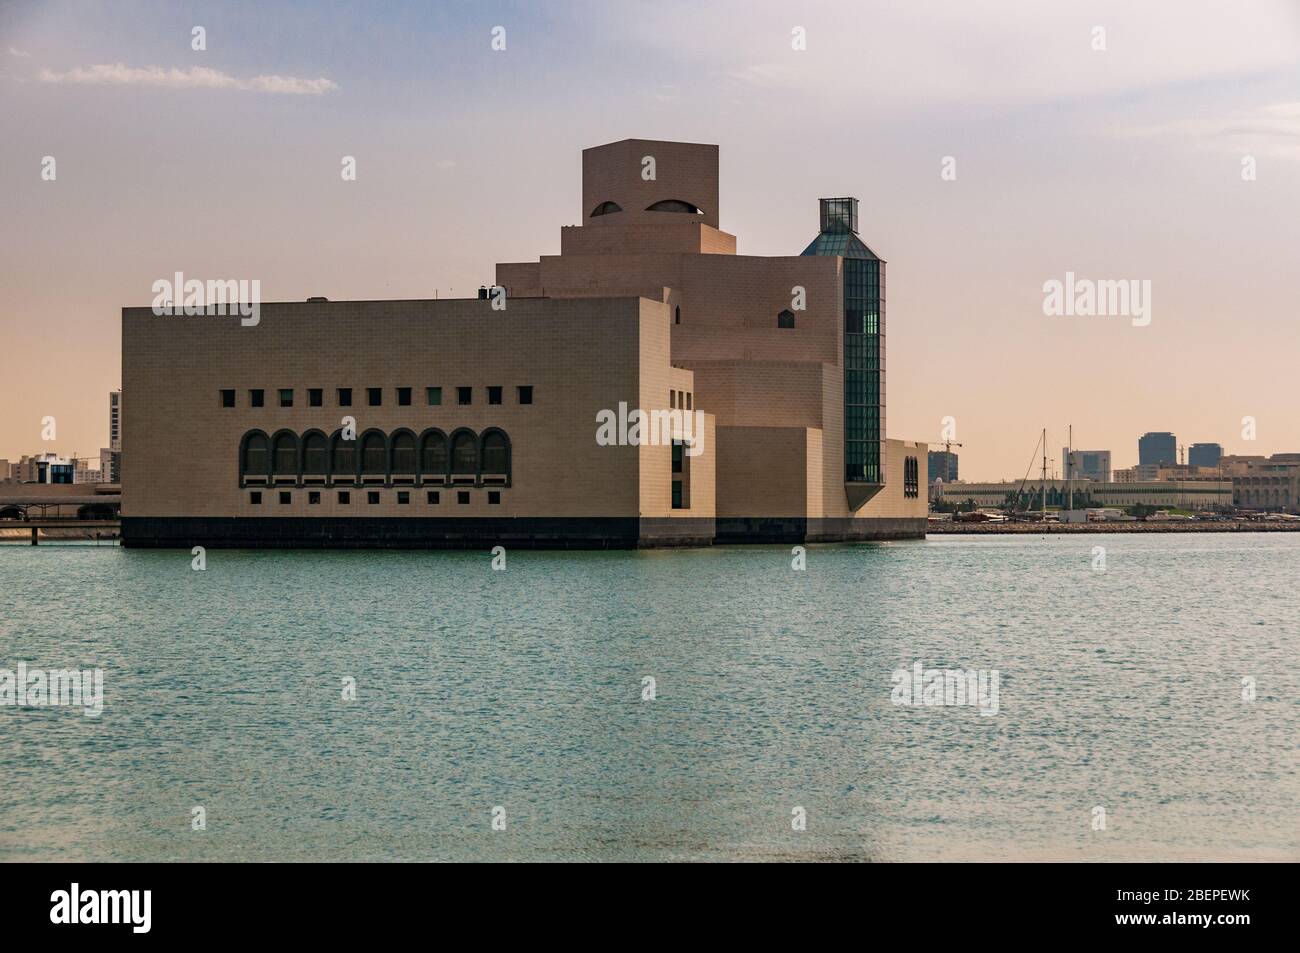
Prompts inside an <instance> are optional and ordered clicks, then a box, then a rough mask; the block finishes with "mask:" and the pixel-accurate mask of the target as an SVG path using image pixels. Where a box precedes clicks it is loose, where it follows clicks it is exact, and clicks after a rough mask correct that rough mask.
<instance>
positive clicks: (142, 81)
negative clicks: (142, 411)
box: [0, 0, 1300, 480]
mask: <svg viewBox="0 0 1300 953" xmlns="http://www.w3.org/2000/svg"><path fill="white" fill-rule="evenodd" d="M199 26H201V27H202V28H203V31H204V41H205V43H204V45H205V47H206V48H205V49H201V50H196V49H194V48H193V41H194V28H195V27H199ZM496 27H503V28H504V36H505V49H504V50H493V49H492V41H493V30H494V28H496ZM796 28H802V36H803V37H805V39H806V42H805V44H804V45H805V47H806V48H804V49H795V48H794V46H796V45H797V44H796V42H795V37H796V34H795V31H796ZM499 35H500V33H499V32H498V36H499ZM0 128H2V129H3V135H0V354H3V355H4V358H5V360H4V369H3V375H0V407H2V409H0V458H8V459H10V460H17V458H18V457H19V456H20V455H22V454H26V453H36V452H42V451H47V450H54V451H56V452H60V453H63V454H72V453H73V452H75V453H77V454H78V455H80V456H97V454H98V450H99V448H100V447H103V446H107V441H108V433H107V428H108V391H110V390H112V389H114V388H116V387H117V386H118V385H119V384H120V366H121V355H120V345H121V341H120V327H119V325H120V310H121V308H122V307H123V306H138V305H147V304H149V303H150V302H151V300H152V292H151V286H152V284H153V282H154V281H155V280H157V279H158V278H160V277H163V276H170V275H171V274H172V273H174V272H175V271H183V272H185V273H186V274H187V275H193V276H205V277H212V276H221V277H249V278H259V279H260V280H261V285H262V298H263V300H266V301H276V300H301V299H304V298H306V297H308V296H310V295H324V296H326V297H329V298H331V299H347V298H371V299H372V298H426V297H432V296H434V294H435V293H437V294H438V295H439V296H444V297H445V296H456V297H462V296H473V295H474V294H475V292H476V289H477V288H478V286H479V285H480V284H482V283H484V282H487V283H490V281H491V278H492V276H493V270H494V264H495V263H496V262H498V261H527V260H535V259H536V258H537V257H538V255H542V254H556V253H558V251H559V234H560V232H559V228H560V226H561V225H566V224H576V223H578V222H579V221H580V218H581V215H582V210H581V209H580V208H579V204H580V191H579V189H580V171H581V170H580V156H579V152H580V150H581V149H583V148H585V147H587V146H592V145H598V144H601V143H605V142H611V141H615V140H618V139H623V138H630V137H631V138H647V139H677V140H686V141H694V142H712V143H718V144H719V146H720V147H721V150H720V163H721V176H722V183H721V187H722V194H721V209H720V213H721V224H722V227H723V229H725V230H726V231H728V232H732V233H734V234H736V235H737V236H738V249H737V250H738V252H739V253H740V254H750V255H790V254H798V253H799V251H801V250H802V249H803V247H804V246H805V245H806V244H807V243H808V242H809V241H810V240H811V239H812V237H813V236H814V234H815V233H816V230H817V198H818V197H819V196H826V195H856V196H858V197H859V199H860V200H861V207H860V226H861V232H860V233H861V235H862V237H863V239H864V240H865V241H866V242H867V244H868V245H870V246H871V247H872V248H873V249H874V250H875V251H876V253H877V254H879V255H880V256H881V257H882V258H884V259H886V260H887V261H888V263H889V264H888V275H889V278H888V296H889V297H888V302H887V314H888V325H887V348H888V351H887V421H888V430H889V435H890V436H891V437H898V438H903V439H911V440H928V441H939V440H940V439H942V436H943V426H944V418H946V417H951V418H953V423H954V425H955V431H956V433H955V439H956V440H958V441H960V442H961V443H962V445H963V446H962V447H961V448H959V450H958V452H959V453H960V455H961V476H962V477H963V478H964V479H968V480H983V479H999V478H1016V479H1018V478H1019V477H1020V476H1021V475H1022V474H1023V473H1024V472H1025V469H1026V467H1027V466H1028V465H1029V464H1030V461H1031V458H1032V456H1033V451H1034V446H1035V444H1036V442H1037V440H1038V436H1039V433H1040V430H1041V429H1042V428H1044V427H1046V428H1047V430H1048V448H1049V456H1050V457H1051V458H1052V461H1053V463H1052V466H1053V468H1054V469H1056V470H1059V468H1060V460H1059V458H1060V455H1061V451H1060V448H1061V447H1062V446H1063V445H1064V444H1065V442H1066V441H1065V437H1066V427H1067V426H1068V425H1071V424H1072V425H1073V427H1074V435H1075V439H1074V446H1076V447H1077V448H1080V449H1109V450H1111V451H1112V452H1113V455H1114V457H1113V463H1114V466H1115V467H1124V466H1130V465H1132V464H1134V463H1136V462H1137V439H1138V437H1139V436H1140V435H1141V434H1142V433H1143V432H1145V431H1149V430H1171V431H1173V432H1175V433H1176V434H1177V435H1178V439H1179V442H1180V443H1182V444H1185V445H1187V446H1190V445H1191V444H1192V443H1196V442H1218V443H1221V444H1223V445H1224V447H1225V448H1226V450H1227V451H1228V452H1236V453H1274V452H1288V451H1300V413H1298V412H1297V410H1298V408H1300V399H1298V398H1297V396H1296V389H1295V382H1296V379H1297V376H1300V330H1297V323H1296V322H1297V317H1298V315H1297V309H1298V305H1300V267H1297V266H1298V265H1300V255H1297V252H1298V251H1300V2H1297V0H1241V2H1239V3H1236V4H1233V5H1230V6H1225V5H1223V4H1222V3H1219V2H1206V0H1148V2H1143V3H1140V4H1139V3H1133V2H1132V0H1122V2H1111V0H1098V2H1086V3H1085V2H1069V0H1058V2H1050V3H1045V2H1042V0H1005V2H982V3H975V2H972V0H927V2H924V3H922V2H916V0H898V2H894V0H888V2H880V0H855V2H853V3H847V2H841V3H818V2H812V3H804V2H801V3H793V2H770V0H745V2H738V3H731V2H710V3H707V4H704V3H700V2H698V0H690V2H679V0H654V2H646V3H641V2H617V0H605V2H590V3H588V2H583V0H577V2H566V3H562V4H560V3H555V4H550V3H547V4H542V3H527V4H522V3H521V4H513V3H491V2H474V3H436V4H435V3H386V2H371V3H354V4H344V3H291V2H277V3H253V2H247V3H233V2H232V3H184V2H132V0H123V2H114V3H100V4H97V3H87V2H78V3H62V2H57V0H55V2H39V3H23V2H0ZM347 155H350V156H354V157H355V159H356V168H357V177H356V180H355V181H352V182H344V181H343V180H342V177H341V175H340V167H341V161H342V157H343V156H347ZM47 156H50V157H53V158H54V170H55V177H54V179H53V180H49V179H47V178H44V177H43V175H42V173H43V170H45V169H46V168H47V162H46V157H47ZM1247 166H1250V167H1251V170H1250V171H1248V170H1247ZM945 171H946V172H947V173H948V174H947V175H945ZM954 172H955V177H954V175H953V173H954ZM1251 172H1253V175H1252V174H1251ZM1067 272H1071V273H1073V274H1074V275H1075V276H1076V278H1077V279H1088V280H1095V281H1102V280H1121V279H1123V280H1133V281H1138V282H1150V284H1149V286H1145V287H1149V288H1150V313H1149V322H1147V323H1145V324H1143V323H1141V321H1140V319H1136V318H1131V317H1130V316H1125V315H1118V316H1117V315H1109V316H1101V315H1093V316H1087V315H1080V314H1073V315H1068V314H1067V315H1052V314H1046V313H1045V309H1044V300H1045V297H1046V295H1045V292H1044V287H1045V283H1047V282H1051V281H1053V280H1056V281H1062V282H1064V281H1065V277H1066V274H1067ZM1139 287H1143V286H1142V285H1140V286H1139ZM125 412H126V413H129V412H130V408H129V406H128V407H127V408H126V409H125ZM47 416H53V417H54V418H55V421H56V436H55V439H53V440H50V441H43V440H42V429H43V419H44V418H45V417H47ZM1245 417H1250V418H1253V419H1254V427H1255V438H1254V439H1253V440H1251V439H1246V438H1245V437H1244V436H1243V418H1245ZM1036 466H1037V464H1035V467H1036Z"/></svg>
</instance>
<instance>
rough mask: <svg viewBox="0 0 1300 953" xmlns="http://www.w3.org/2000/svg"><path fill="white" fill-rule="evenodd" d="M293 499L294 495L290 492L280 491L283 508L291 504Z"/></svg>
mask: <svg viewBox="0 0 1300 953" xmlns="http://www.w3.org/2000/svg"><path fill="white" fill-rule="evenodd" d="M292 499H293V494H291V493H290V492H289V491H288V490H281V491H280V505H281V506H283V505H284V504H286V503H288V502H290V501H291V500H292Z"/></svg>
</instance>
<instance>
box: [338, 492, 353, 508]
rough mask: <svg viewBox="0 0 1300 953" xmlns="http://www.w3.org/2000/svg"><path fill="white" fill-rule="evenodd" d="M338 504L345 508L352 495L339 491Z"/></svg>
mask: <svg viewBox="0 0 1300 953" xmlns="http://www.w3.org/2000/svg"><path fill="white" fill-rule="evenodd" d="M339 502H340V503H342V504H343V505H344V506H347V505H348V504H349V503H351V502H352V494H351V493H349V492H348V491H347V490H339Z"/></svg>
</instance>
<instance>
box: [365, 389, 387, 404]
mask: <svg viewBox="0 0 1300 953" xmlns="http://www.w3.org/2000/svg"><path fill="white" fill-rule="evenodd" d="M366 403H367V404H369V405H370V406H371V407H382V406H383V403H384V389H383V388H382V387H367V388H366Z"/></svg>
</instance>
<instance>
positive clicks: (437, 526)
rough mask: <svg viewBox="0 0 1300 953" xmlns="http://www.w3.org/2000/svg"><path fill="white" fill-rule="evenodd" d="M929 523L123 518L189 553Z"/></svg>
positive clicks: (903, 529)
mask: <svg viewBox="0 0 1300 953" xmlns="http://www.w3.org/2000/svg"><path fill="white" fill-rule="evenodd" d="M925 529H926V521H925V520H924V519H878V520H852V519H825V520H806V519H798V518H790V519H781V518H767V517H759V518H735V517H727V518H723V519H719V520H716V521H715V520H711V519H699V518H690V517H683V518H671V517H670V518H664V519H638V518H636V517H613V516H611V517H408V518H402V517H397V518H388V517H312V518H306V519H304V518H299V517H288V516H286V517H274V516H272V517H225V518H223V517H204V516H167V517H143V516H140V517H136V516H126V517H123V518H122V545H123V546H130V547H135V548H141V549H146V548H155V549H156V548H165V549H189V548H190V547H192V546H206V547H208V548H212V549H481V548H483V547H491V546H498V545H500V546H505V547H507V548H512V547H513V548H516V549H645V548H655V547H661V546H711V545H713V544H714V543H830V542H843V541H849V540H873V539H922V538H924V537H925Z"/></svg>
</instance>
